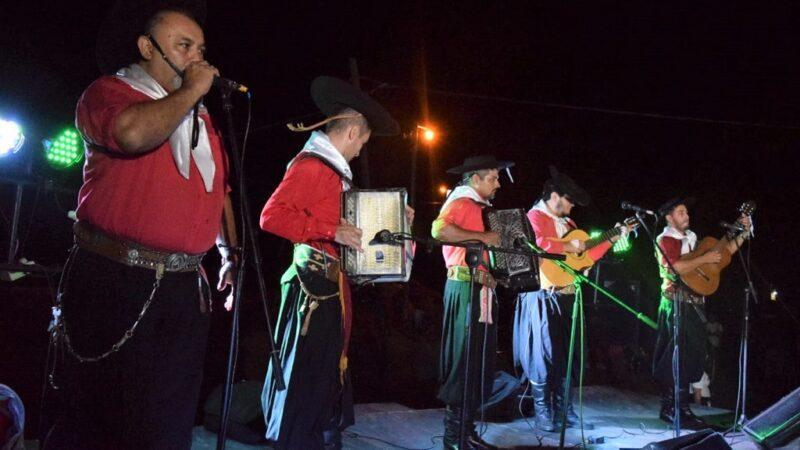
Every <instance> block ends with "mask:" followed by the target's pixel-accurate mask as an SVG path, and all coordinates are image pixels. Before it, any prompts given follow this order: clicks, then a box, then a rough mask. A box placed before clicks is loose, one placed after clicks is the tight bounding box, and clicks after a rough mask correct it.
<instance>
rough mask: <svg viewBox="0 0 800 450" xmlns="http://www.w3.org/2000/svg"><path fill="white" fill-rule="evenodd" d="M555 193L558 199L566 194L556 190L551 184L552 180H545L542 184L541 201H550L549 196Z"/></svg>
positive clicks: (556, 187)
mask: <svg viewBox="0 0 800 450" xmlns="http://www.w3.org/2000/svg"><path fill="white" fill-rule="evenodd" d="M553 192H555V193H556V194H558V196H559V197H563V196H564V194H566V192H562V191H561V190H559V189H558V186H556V184H555V183H554V182H553V180H547V181H545V183H544V188H543V189H542V200H544V201H548V200H550V194H552V193H553Z"/></svg>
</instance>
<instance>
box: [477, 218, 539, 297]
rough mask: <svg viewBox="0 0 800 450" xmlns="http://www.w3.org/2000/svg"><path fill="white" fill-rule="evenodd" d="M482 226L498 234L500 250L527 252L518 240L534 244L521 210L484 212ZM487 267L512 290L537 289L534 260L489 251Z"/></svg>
mask: <svg viewBox="0 0 800 450" xmlns="http://www.w3.org/2000/svg"><path fill="white" fill-rule="evenodd" d="M483 225H484V227H485V228H486V230H488V231H494V232H495V233H497V234H499V235H500V242H501V244H500V247H502V248H508V249H522V250H527V249H528V247H527V246H525V245H524V244H523V245H522V246H520V243H519V242H520V240H525V241H533V239H534V236H533V229H531V224H530V222H528V218H527V216H526V215H525V211H524V210H522V209H492V208H485V209H484V210H483ZM489 266H490V269H491V271H492V273H493V274H494V276H495V277H496V278H498V279H499V280H500V281H501V282H503V284H505V285H507V286H508V287H512V288H520V289H524V290H532V289H536V288H538V286H539V280H538V268H537V265H536V257H535V256H533V255H520V254H516V253H505V252H500V251H491V252H489Z"/></svg>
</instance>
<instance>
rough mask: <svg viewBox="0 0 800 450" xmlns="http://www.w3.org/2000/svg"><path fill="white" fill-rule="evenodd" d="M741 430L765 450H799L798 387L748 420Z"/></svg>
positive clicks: (799, 417)
mask: <svg viewBox="0 0 800 450" xmlns="http://www.w3.org/2000/svg"><path fill="white" fill-rule="evenodd" d="M743 430H744V432H745V433H747V435H748V436H750V438H752V439H753V440H754V441H756V442H758V443H759V444H761V445H764V446H766V447H767V448H778V447H784V446H787V447H788V448H800V387H799V388H797V389H795V390H794V391H793V392H792V393H791V394H789V395H787V396H786V397H783V398H782V399H780V400H779V401H778V402H777V403H775V404H774V405H772V406H770V407H769V408H767V409H765V410H764V411H763V412H762V413H761V414H759V415H757V416H756V417H754V418H752V419H750V420H748V421H747V423H745V424H744V427H743ZM789 444H794V445H789Z"/></svg>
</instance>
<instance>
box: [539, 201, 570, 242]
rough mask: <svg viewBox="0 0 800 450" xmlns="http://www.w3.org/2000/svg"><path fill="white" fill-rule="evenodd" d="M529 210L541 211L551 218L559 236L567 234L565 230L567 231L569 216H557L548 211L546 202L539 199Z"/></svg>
mask: <svg viewBox="0 0 800 450" xmlns="http://www.w3.org/2000/svg"><path fill="white" fill-rule="evenodd" d="M531 211H541V212H543V213H545V214H547V216H548V217H550V218H551V219H553V222H555V224H556V234H558V237H559V238H561V237H563V236H564V235H565V234H567V231H569V228H570V226H569V217H558V216H557V215H555V214H553V213H552V212H550V208H548V207H547V204H546V203H545V202H544V200H539V201H538V202H536V204H535V205H533V207H532V208H531Z"/></svg>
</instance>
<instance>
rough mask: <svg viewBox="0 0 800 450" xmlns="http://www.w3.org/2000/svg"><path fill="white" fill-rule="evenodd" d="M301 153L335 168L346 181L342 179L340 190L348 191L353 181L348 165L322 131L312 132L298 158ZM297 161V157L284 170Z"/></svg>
mask: <svg viewBox="0 0 800 450" xmlns="http://www.w3.org/2000/svg"><path fill="white" fill-rule="evenodd" d="M303 152H307V153H313V154H314V155H316V156H318V157H320V158H322V159H324V160H325V161H327V162H329V163H330V164H331V165H332V166H333V167H336V168H337V169H338V170H339V172H341V173H343V174H344V175H345V176H346V177H347V179H346V180H345V179H342V189H343V190H345V191H348V190H350V183H351V182H352V181H353V171H352V170H350V164H348V163H347V160H346V159H344V156H343V155H342V154H341V152H339V150H337V149H336V146H335V145H333V143H332V142H331V140H330V138H328V135H327V134H325V133H323V132H322V131H312V132H311V136H309V138H308V140H307V141H306V143H305V145H303V149H302V150H300V153H298V154H297V155H298V156H300V155H301V154H302V153H303ZM296 160H297V157H295V158H294V159H292V160H291V161H289V165H288V166H286V170H289V167H291V166H292V163H294V161H296Z"/></svg>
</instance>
